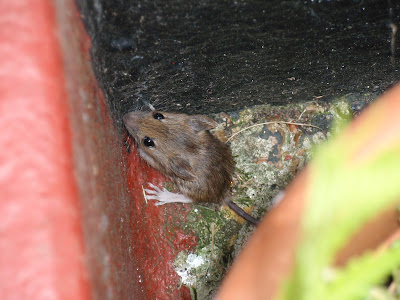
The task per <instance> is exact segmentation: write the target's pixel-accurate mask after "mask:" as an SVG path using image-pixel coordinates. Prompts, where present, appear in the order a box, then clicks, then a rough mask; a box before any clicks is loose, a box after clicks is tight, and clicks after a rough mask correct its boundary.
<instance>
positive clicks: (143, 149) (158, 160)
mask: <svg viewBox="0 0 400 300" xmlns="http://www.w3.org/2000/svg"><path fill="white" fill-rule="evenodd" d="M123 121H124V124H125V127H126V128H127V130H128V132H129V133H130V135H131V136H132V137H133V138H134V140H135V144H136V146H137V149H138V152H139V155H140V156H141V157H142V158H143V159H144V160H145V161H146V162H147V163H148V164H149V165H150V166H152V167H153V168H155V169H157V170H158V171H160V172H161V173H162V174H163V175H165V176H167V177H169V178H170V179H171V180H172V181H173V182H174V183H175V184H176V185H177V187H178V189H179V191H180V193H181V194H174V193H171V192H169V191H167V190H166V189H162V190H161V189H160V188H158V187H156V186H154V185H152V184H150V187H151V188H153V190H151V189H146V190H145V192H146V194H147V199H151V200H158V201H159V202H158V203H157V204H156V205H163V204H166V203H173V202H182V203H190V202H194V203H202V202H214V203H219V204H222V203H224V202H225V203H226V204H227V205H228V206H229V207H230V208H231V209H232V210H233V211H235V212H236V213H237V214H238V215H240V216H241V217H243V218H244V219H246V220H247V221H249V222H250V223H252V224H255V225H256V224H258V222H259V221H258V220H256V219H255V218H253V217H252V216H250V215H249V214H247V213H246V212H245V211H244V210H243V209H241V208H240V207H239V206H237V205H236V204H235V203H233V202H232V200H231V199H232V197H231V181H232V175H233V172H234V164H235V163H234V160H233V157H232V153H231V150H230V148H229V146H228V145H226V144H224V143H222V142H221V141H220V140H218V139H217V138H216V137H214V136H213V135H212V134H211V133H210V131H209V130H210V129H213V128H215V127H216V126H217V125H218V123H217V122H215V121H214V120H212V119H210V118H209V117H206V116H203V115H186V114H178V113H167V112H161V111H157V110H153V111H151V112H142V111H133V112H130V113H127V114H125V115H124V117H123Z"/></svg>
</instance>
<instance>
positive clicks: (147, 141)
mask: <svg viewBox="0 0 400 300" xmlns="http://www.w3.org/2000/svg"><path fill="white" fill-rule="evenodd" d="M143 144H144V145H145V146H146V147H148V148H152V147H154V142H153V140H152V139H151V138H149V137H148V136H145V137H144V138H143Z"/></svg>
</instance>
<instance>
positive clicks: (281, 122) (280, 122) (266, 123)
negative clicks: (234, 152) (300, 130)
mask: <svg viewBox="0 0 400 300" xmlns="http://www.w3.org/2000/svg"><path fill="white" fill-rule="evenodd" d="M269 124H288V125H299V126H308V127H314V128H317V129H319V130H321V131H324V130H323V129H322V128H321V127H318V126H315V125H311V124H304V123H295V122H286V121H271V122H265V123H259V124H254V125H251V126H249V127H246V128H243V129H242V130H239V131H238V132H236V133H234V134H232V135H231V137H230V138H229V139H227V140H226V142H225V143H228V142H229V141H230V140H232V139H233V138H234V137H235V136H237V135H238V134H239V133H242V132H243V131H246V130H248V129H250V128H253V127H256V126H261V125H269Z"/></svg>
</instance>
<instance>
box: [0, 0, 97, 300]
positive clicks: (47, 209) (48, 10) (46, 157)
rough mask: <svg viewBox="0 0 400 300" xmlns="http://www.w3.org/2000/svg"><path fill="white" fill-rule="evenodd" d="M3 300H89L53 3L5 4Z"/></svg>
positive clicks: (0, 93) (1, 46)
mask: <svg viewBox="0 0 400 300" xmlns="http://www.w3.org/2000/svg"><path fill="white" fill-rule="evenodd" d="M0 40H1V41H2V42H1V43H0V60H1V63H0V128H1V133H0V295H1V298H2V299H31V300H34V299H40V300H43V299H89V296H90V294H89V288H88V281H87V277H86V271H85V268H84V265H83V261H84V249H83V240H82V232H81V222H80V209H79V203H78V197H77V189H76V183H75V179H74V176H73V164H72V156H71V154H72V152H71V135H70V129H69V121H68V107H67V102H66V101H65V98H66V97H65V96H66V94H65V87H64V78H63V73H62V59H61V52H60V48H59V45H58V41H57V39H56V31H55V13H54V7H53V2H52V1H33V0H31V1H29V0H27V1H2V2H1V3H0Z"/></svg>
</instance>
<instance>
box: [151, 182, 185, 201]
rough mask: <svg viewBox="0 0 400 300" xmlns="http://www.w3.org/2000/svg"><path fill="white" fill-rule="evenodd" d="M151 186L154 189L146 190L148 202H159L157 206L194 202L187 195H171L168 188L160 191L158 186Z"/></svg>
mask: <svg viewBox="0 0 400 300" xmlns="http://www.w3.org/2000/svg"><path fill="white" fill-rule="evenodd" d="M149 186H150V187H151V188H152V189H144V191H145V192H146V198H147V199H148V200H156V201H158V202H156V203H155V205H157V206H159V205H164V204H167V203H175V202H180V203H191V202H192V200H191V199H190V198H188V197H186V196H185V195H182V194H175V193H171V192H169V191H168V190H167V189H166V188H163V189H160V188H159V187H158V186H155V185H154V184H152V183H149Z"/></svg>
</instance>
